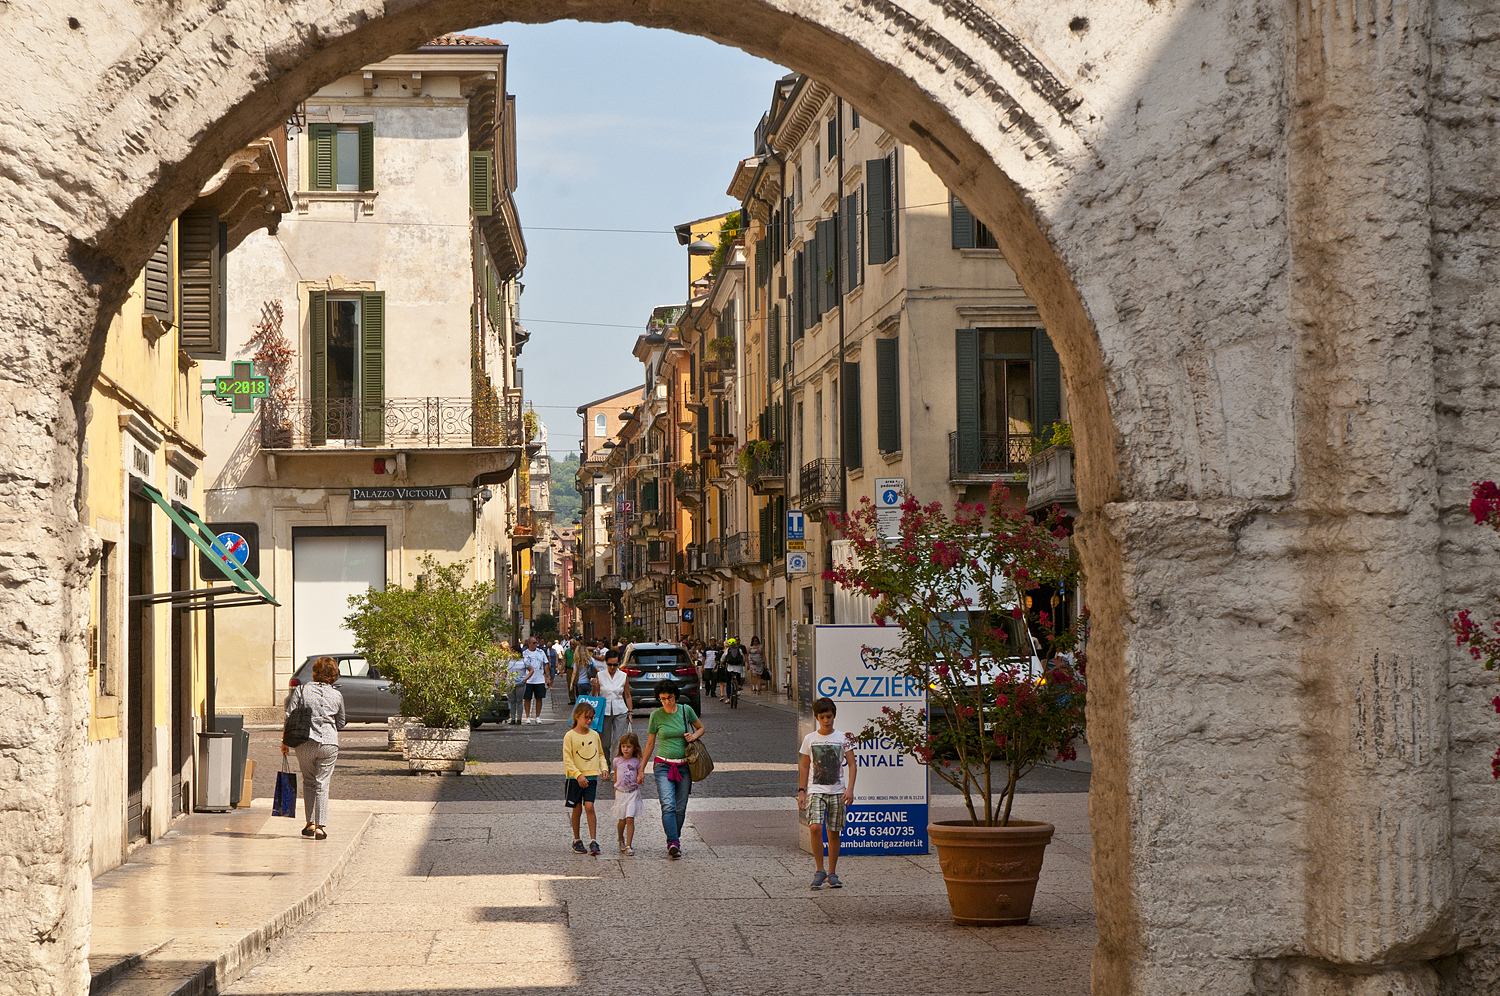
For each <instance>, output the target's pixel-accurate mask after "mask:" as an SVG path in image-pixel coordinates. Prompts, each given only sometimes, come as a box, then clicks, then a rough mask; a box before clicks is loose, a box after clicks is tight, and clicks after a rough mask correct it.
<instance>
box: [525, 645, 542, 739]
mask: <svg viewBox="0 0 1500 996" xmlns="http://www.w3.org/2000/svg"><path fill="white" fill-rule="evenodd" d="M521 657H522V659H523V660H525V661H526V693H525V694H526V697H525V699H524V700H523V701H522V702H521V712H522V714H523V717H522V718H524V719H525V721H526V722H528V723H533V724H537V725H540V724H541V722H542V701H543V700H544V699H546V697H547V655H546V654H545V653H544V652H542V651H541V650H539V649H538V648H537V645H536V637H534V636H533V637H529V638H528V639H527V640H526V652H525V653H524V654H522V655H521Z"/></svg>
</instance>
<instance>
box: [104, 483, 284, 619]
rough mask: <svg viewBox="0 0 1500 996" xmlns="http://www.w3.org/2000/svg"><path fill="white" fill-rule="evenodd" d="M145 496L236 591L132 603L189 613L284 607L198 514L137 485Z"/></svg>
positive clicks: (157, 595)
mask: <svg viewBox="0 0 1500 996" xmlns="http://www.w3.org/2000/svg"><path fill="white" fill-rule="evenodd" d="M136 487H138V488H139V489H140V492H141V494H143V495H145V496H146V497H147V498H150V499H151V501H152V502H153V503H155V505H156V507H157V508H159V509H161V510H162V511H163V512H165V513H166V514H167V518H169V519H171V520H172V524H173V525H174V526H176V527H177V528H178V529H179V530H180V531H181V532H182V535H184V536H186V537H187V538H188V541H189V542H190V543H192V544H193V545H194V546H196V547H197V548H198V549H199V550H202V551H203V553H204V554H205V555H206V556H208V557H210V558H212V559H213V560H215V561H217V562H218V564H219V569H220V570H222V571H223V572H224V575H225V576H226V577H228V578H229V581H230V583H231V584H233V585H234V589H233V590H232V591H231V590H226V589H224V588H193V589H189V590H187V591H159V592H152V593H150V594H146V595H132V596H131V597H130V600H131V601H132V602H145V603H147V604H150V605H155V604H158V603H160V602H171V603H172V604H173V605H176V606H180V607H183V608H187V609H207V608H215V609H222V608H229V607H231V606H235V605H280V604H281V603H280V602H278V601H276V599H274V598H272V597H271V593H270V592H269V591H267V590H266V589H265V587H264V586H262V585H261V583H260V582H259V581H257V580H256V579H255V577H254V576H253V575H252V574H251V573H250V572H249V571H247V570H245V568H244V567H242V566H240V564H239V562H238V561H236V560H235V559H234V557H233V556H231V555H230V553H229V551H228V550H227V549H225V547H224V544H222V543H220V542H219V538H218V536H216V535H215V534H214V531H213V529H212V528H210V527H209V525H208V523H206V522H204V521H203V520H202V519H200V518H199V517H198V513H196V512H194V511H193V510H192V509H190V508H188V507H187V506H186V505H176V506H174V505H173V503H172V502H170V501H168V500H167V498H166V496H165V495H163V494H162V493H161V492H160V491H158V490H156V489H155V488H153V487H152V486H151V485H149V484H145V483H137V484H136Z"/></svg>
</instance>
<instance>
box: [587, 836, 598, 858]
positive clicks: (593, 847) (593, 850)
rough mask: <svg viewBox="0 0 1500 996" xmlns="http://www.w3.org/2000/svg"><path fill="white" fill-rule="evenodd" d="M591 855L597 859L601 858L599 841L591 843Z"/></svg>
mask: <svg viewBox="0 0 1500 996" xmlns="http://www.w3.org/2000/svg"><path fill="white" fill-rule="evenodd" d="M589 853H590V854H592V855H593V856H594V857H596V858H597V857H598V856H599V842H598V841H597V840H591V841H589Z"/></svg>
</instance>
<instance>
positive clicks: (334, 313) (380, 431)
mask: <svg viewBox="0 0 1500 996" xmlns="http://www.w3.org/2000/svg"><path fill="white" fill-rule="evenodd" d="M308 315H309V318H308V324H309V332H310V335H309V339H310V341H311V347H312V348H311V350H310V352H311V355H310V357H309V359H310V370H309V387H310V393H311V395H312V401H313V445H315V446H316V445H321V444H323V443H326V442H327V441H328V440H329V439H330V438H331V439H341V440H346V441H358V442H360V443H361V444H362V445H365V446H379V445H380V444H381V442H382V441H383V440H384V434H385V293H384V292H382V291H366V292H364V293H360V294H350V295H332V294H328V293H327V292H325V291H313V292H312V293H311V294H310V295H309V296H308Z"/></svg>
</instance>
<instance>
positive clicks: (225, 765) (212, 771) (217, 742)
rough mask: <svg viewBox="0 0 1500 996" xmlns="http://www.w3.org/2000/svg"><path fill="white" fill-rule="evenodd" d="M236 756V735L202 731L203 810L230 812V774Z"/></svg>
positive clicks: (200, 797) (200, 776)
mask: <svg viewBox="0 0 1500 996" xmlns="http://www.w3.org/2000/svg"><path fill="white" fill-rule="evenodd" d="M233 755H234V734H232V733H218V732H215V733H200V734H198V792H197V796H198V805H196V806H194V807H193V809H194V811H195V812H199V813H227V812H229V809H230V803H229V789H230V785H229V776H230V769H231V765H232V762H233V759H234V757H233Z"/></svg>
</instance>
